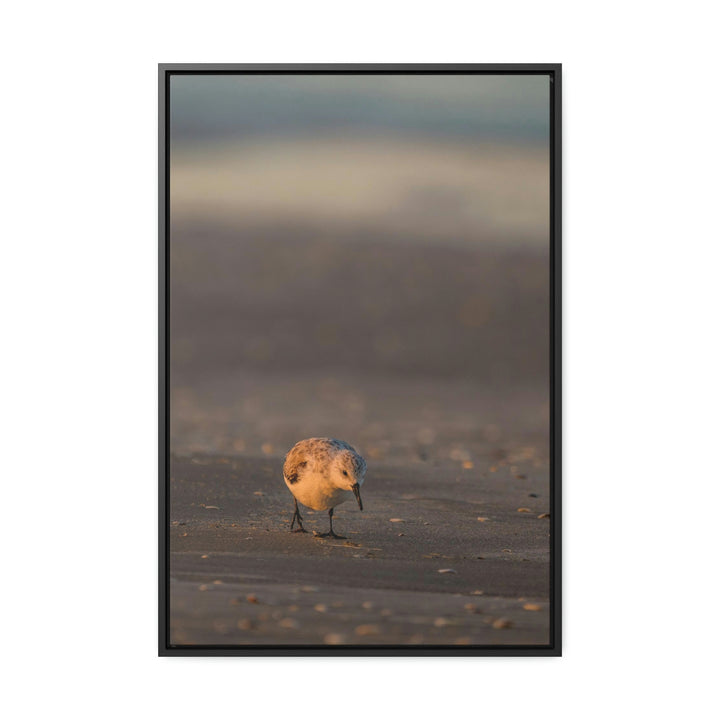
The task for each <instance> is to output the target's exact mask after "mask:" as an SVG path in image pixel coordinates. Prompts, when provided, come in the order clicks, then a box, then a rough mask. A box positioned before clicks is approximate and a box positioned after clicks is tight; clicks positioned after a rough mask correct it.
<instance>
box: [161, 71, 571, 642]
mask: <svg viewBox="0 0 720 720" xmlns="http://www.w3.org/2000/svg"><path fill="white" fill-rule="evenodd" d="M159 80H160V83H159V95H160V103H159V135H160V137H159V176H160V193H159V197H160V207H159V225H160V228H159V247H160V438H159V442H160V453H159V457H160V471H159V476H160V478H159V549H160V554H159V566H160V577H159V621H160V622H159V653H160V654H161V655H280V654H285V655H363V654H365V655H368V654H369V655H559V654H560V652H561V644H560V569H561V567H560V352H559V350H560V207H561V205H560V202H561V198H560V117H561V115H560V80H561V68H560V66H559V65H552V64H548V65H541V64H540V65H161V66H160V68H159Z"/></svg>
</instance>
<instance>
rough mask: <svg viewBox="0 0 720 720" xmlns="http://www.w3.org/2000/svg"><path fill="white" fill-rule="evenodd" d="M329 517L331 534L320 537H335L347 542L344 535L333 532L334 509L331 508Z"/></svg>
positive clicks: (327, 533)
mask: <svg viewBox="0 0 720 720" xmlns="http://www.w3.org/2000/svg"><path fill="white" fill-rule="evenodd" d="M328 516H329V517H330V532H326V533H322V534H321V535H320V537H334V538H337V539H338V540H345V539H346V538H345V536H344V535H336V534H335V532H334V531H333V526H332V518H333V508H330V510H329V511H328Z"/></svg>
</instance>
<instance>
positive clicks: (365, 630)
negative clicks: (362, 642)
mask: <svg viewBox="0 0 720 720" xmlns="http://www.w3.org/2000/svg"><path fill="white" fill-rule="evenodd" d="M355 634H356V635H360V636H365V635H379V634H380V628H379V627H378V626H377V625H358V626H357V627H356V628H355Z"/></svg>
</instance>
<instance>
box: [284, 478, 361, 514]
mask: <svg viewBox="0 0 720 720" xmlns="http://www.w3.org/2000/svg"><path fill="white" fill-rule="evenodd" d="M285 484H286V485H287V486H288V489H289V490H290V492H291V493H292V494H293V495H294V496H295V497H296V498H297V500H298V502H301V503H302V504H303V505H305V506H307V507H309V508H312V509H313V510H329V509H330V508H332V507H335V506H336V505H339V504H340V503H344V502H345V501H346V500H350V499H351V498H352V497H353V494H352V492H351V491H350V490H342V489H341V488H339V487H337V486H335V485H333V484H332V482H331V481H330V479H329V478H328V477H327V475H325V474H322V473H317V472H312V471H306V472H305V473H303V474H302V476H301V477H300V479H299V480H298V481H297V482H295V483H292V484H291V483H289V482H288V481H287V480H285Z"/></svg>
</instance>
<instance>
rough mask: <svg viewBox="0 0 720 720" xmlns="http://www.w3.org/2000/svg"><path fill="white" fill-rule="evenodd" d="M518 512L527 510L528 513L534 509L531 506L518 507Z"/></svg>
mask: <svg viewBox="0 0 720 720" xmlns="http://www.w3.org/2000/svg"><path fill="white" fill-rule="evenodd" d="M518 512H527V513H531V512H532V510H531V509H530V508H518Z"/></svg>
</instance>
